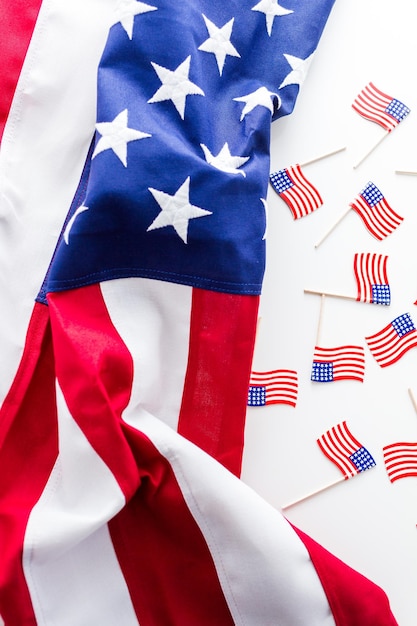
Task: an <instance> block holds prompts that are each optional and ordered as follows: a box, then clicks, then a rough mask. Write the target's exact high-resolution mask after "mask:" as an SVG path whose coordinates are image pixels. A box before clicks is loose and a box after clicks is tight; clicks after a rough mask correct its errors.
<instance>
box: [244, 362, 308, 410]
mask: <svg viewBox="0 0 417 626" xmlns="http://www.w3.org/2000/svg"><path fill="white" fill-rule="evenodd" d="M297 395H298V374H297V372H296V371H295V370H287V369H279V370H271V371H268V372H251V375H250V380H249V391H248V406H265V405H267V404H290V405H291V406H294V407H295V406H296V404H297Z"/></svg>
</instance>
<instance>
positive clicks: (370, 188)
mask: <svg viewBox="0 0 417 626" xmlns="http://www.w3.org/2000/svg"><path fill="white" fill-rule="evenodd" d="M360 195H361V196H362V198H364V199H365V200H366V202H367V203H368V204H369V205H370V206H375V204H378V202H381V200H383V199H384V196H383V195H382V193H381V192H380V190H379V189H378V187H377V186H376V185H374V183H371V182H369V183H368V184H367V185H366V187H364V189H362V191H361V193H360Z"/></svg>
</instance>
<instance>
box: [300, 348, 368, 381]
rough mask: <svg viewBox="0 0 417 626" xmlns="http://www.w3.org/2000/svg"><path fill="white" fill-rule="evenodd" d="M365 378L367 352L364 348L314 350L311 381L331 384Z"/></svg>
mask: <svg viewBox="0 0 417 626" xmlns="http://www.w3.org/2000/svg"><path fill="white" fill-rule="evenodd" d="M364 376H365V350H364V349H363V348H362V346H350V345H346V346H340V347H337V348H321V347H319V346H316V347H315V349H314V357H313V367H312V370H311V380H312V381H313V382H318V383H330V382H336V381H339V380H358V381H359V382H363V379H364Z"/></svg>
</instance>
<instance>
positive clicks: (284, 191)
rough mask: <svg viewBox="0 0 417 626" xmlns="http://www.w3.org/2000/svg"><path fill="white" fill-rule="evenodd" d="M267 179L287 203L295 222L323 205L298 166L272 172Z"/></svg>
mask: <svg viewBox="0 0 417 626" xmlns="http://www.w3.org/2000/svg"><path fill="white" fill-rule="evenodd" d="M269 179H270V182H271V185H272V187H273V188H274V189H275V191H276V192H277V194H278V195H279V196H281V198H282V199H283V200H285V202H286V203H287V205H288V207H289V209H290V211H291V213H292V216H293V218H294V219H295V220H297V219H300V218H301V217H306V216H307V215H309V214H310V213H312V212H313V211H315V210H316V209H318V208H319V207H321V205H322V204H323V200H322V198H321V195H320V194H319V192H318V190H317V189H316V188H315V187H314V185H312V183H311V182H310V181H309V180H307V178H306V177H305V176H304V174H303V172H302V171H301V167H300V165H293V166H291V167H288V168H285V169H283V170H279V171H278V172H273V173H272V174H270V176H269Z"/></svg>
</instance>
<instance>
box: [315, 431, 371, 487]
mask: <svg viewBox="0 0 417 626" xmlns="http://www.w3.org/2000/svg"><path fill="white" fill-rule="evenodd" d="M317 443H318V445H319V446H320V450H321V451H322V452H323V454H325V455H326V456H327V458H328V459H330V461H332V462H333V463H334V464H335V465H336V466H337V467H338V468H339V469H340V471H341V472H342V474H343V475H344V477H345V479H348V478H352V477H353V476H356V475H357V474H359V473H360V472H364V471H365V470H367V469H370V468H371V467H374V466H375V465H376V463H375V460H374V459H373V457H372V455H371V454H370V452H368V450H367V449H366V448H365V447H364V446H363V445H362V444H361V443H359V441H358V440H357V439H356V438H355V437H354V436H353V435H352V433H351V432H350V430H349V428H348V426H347V424H346V421H344V422H341V423H340V424H337V425H336V426H333V427H332V428H330V430H327V431H326V432H325V433H323V435H321V436H320V437H319V438H318V439H317Z"/></svg>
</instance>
